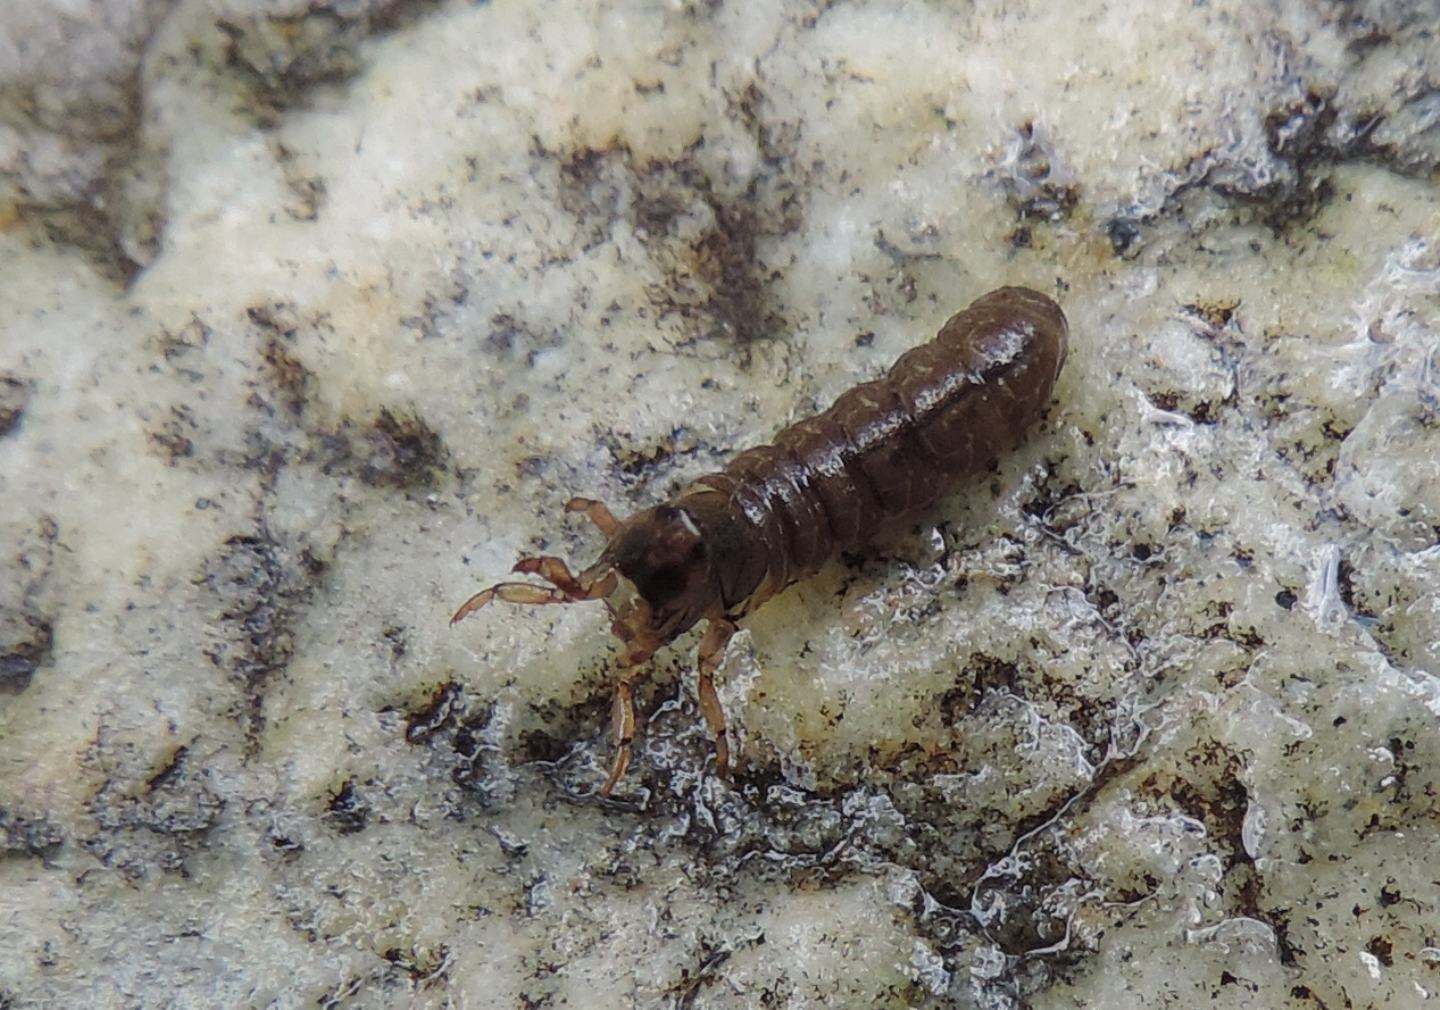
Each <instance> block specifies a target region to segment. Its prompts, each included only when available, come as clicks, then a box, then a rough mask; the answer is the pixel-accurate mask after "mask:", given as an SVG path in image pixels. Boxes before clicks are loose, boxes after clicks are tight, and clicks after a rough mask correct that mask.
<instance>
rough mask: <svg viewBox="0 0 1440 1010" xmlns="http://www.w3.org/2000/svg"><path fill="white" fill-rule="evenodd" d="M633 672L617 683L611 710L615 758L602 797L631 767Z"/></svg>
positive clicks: (633, 717)
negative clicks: (631, 679) (631, 683)
mask: <svg viewBox="0 0 1440 1010" xmlns="http://www.w3.org/2000/svg"><path fill="white" fill-rule="evenodd" d="M630 676H631V671H629V670H626V671H624V672H622V674H621V677H620V679H619V680H617V681H616V682H615V700H614V702H613V703H612V705H611V709H610V731H611V733H613V734H614V736H615V757H614V759H613V760H612V761H611V762H610V775H609V777H608V778H606V779H605V784H604V785H603V786H601V787H600V795H601V796H606V797H608V796H609V795H610V791H611V790H612V789H614V788H615V783H617V782H619V781H620V777H621V776H622V775H624V774H625V769H627V768H629V767H630V745H631V744H632V743H633V742H634V740H635V696H634V694H633V693H631V690H630Z"/></svg>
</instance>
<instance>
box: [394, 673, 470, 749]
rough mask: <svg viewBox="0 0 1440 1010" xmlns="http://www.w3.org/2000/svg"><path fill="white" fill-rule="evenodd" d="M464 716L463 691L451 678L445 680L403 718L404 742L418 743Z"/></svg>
mask: <svg viewBox="0 0 1440 1010" xmlns="http://www.w3.org/2000/svg"><path fill="white" fill-rule="evenodd" d="M464 717H465V692H464V691H463V690H462V689H461V687H460V685H459V684H457V683H455V682H454V681H453V680H450V681H446V682H445V683H444V684H441V685H440V686H439V687H437V688H436V689H435V691H434V692H433V693H432V694H431V695H430V698H429V699H428V700H427V701H426V702H425V704H423V705H421V706H420V707H419V708H417V709H415V710H414V711H413V712H411V713H410V716H409V718H408V719H406V720H405V742H406V743H420V742H421V741H423V740H425V739H427V738H428V737H430V736H432V735H434V734H435V733H436V731H438V730H440V729H442V728H443V727H445V726H447V725H449V724H451V723H454V722H457V721H458V720H460V719H463V718H464Z"/></svg>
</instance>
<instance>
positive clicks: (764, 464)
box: [674, 288, 1069, 614]
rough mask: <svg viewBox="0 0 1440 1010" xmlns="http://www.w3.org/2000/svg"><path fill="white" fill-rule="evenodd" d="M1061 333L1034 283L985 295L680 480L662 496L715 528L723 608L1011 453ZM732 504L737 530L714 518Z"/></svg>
mask: <svg viewBox="0 0 1440 1010" xmlns="http://www.w3.org/2000/svg"><path fill="white" fill-rule="evenodd" d="M1068 333H1069V329H1068V326H1067V324H1066V321H1065V314H1064V313H1063V312H1061V311H1060V306H1058V305H1056V304H1055V302H1054V301H1052V300H1051V299H1049V298H1047V297H1046V296H1045V295H1042V294H1040V293H1039V292H1038V291H1032V290H1030V289H1028V288H1000V289H998V290H996V291H992V292H990V293H989V294H987V295H985V296H983V297H982V298H979V299H977V300H976V301H975V302H973V303H972V304H971V305H970V307H969V308H967V309H965V310H964V311H962V312H959V313H957V314H956V315H954V316H952V317H951V318H950V320H949V321H948V322H947V323H946V324H945V325H944V326H942V327H941V328H940V332H939V333H938V334H936V336H935V338H934V339H933V340H931V341H930V342H929V343H926V344H922V345H921V346H919V347H916V348H913V349H912V350H910V351H908V352H906V353H905V354H904V355H902V356H901V358H900V359H899V360H898V361H896V362H895V364H894V365H893V366H892V367H891V368H890V371H889V372H887V373H886V374H885V375H884V376H883V377H881V378H879V379H877V380H875V381H874V382H867V383H863V384H862V385H859V386H856V387H855V388H854V389H851V390H849V391H847V392H845V393H844V394H842V395H841V396H840V397H839V399H837V400H836V401H835V403H834V404H832V405H831V407H830V409H828V410H826V411H825V412H824V413H822V414H819V415H818V416H816V417H812V418H807V419H806V420H803V421H800V422H797V423H796V424H793V425H791V426H790V427H788V428H786V429H785V430H784V431H782V432H780V434H779V435H777V436H776V437H775V440H774V442H772V443H771V444H769V445H762V446H757V447H756V448H754V449H749V450H747V451H745V452H742V453H740V454H739V455H738V456H736V457H735V458H734V459H733V460H731V462H730V464H729V465H728V466H727V467H726V468H725V469H724V470H722V471H720V472H719V473H715V474H710V475H709V476H706V477H702V478H700V479H699V480H697V481H696V482H695V483H694V484H692V485H691V486H690V488H689V489H687V491H685V492H684V493H683V494H682V495H681V496H680V497H679V498H678V499H677V500H675V502H674V504H675V505H676V506H678V507H680V508H683V509H685V510H687V512H689V513H690V514H691V515H693V516H695V517H696V518H697V521H699V522H700V524H701V526H702V527H711V528H712V529H715V530H719V529H720V528H721V526H722V525H726V526H728V530H727V531H726V534H725V535H723V536H719V537H718V539H719V540H721V541H728V542H722V543H720V544H719V549H720V551H722V552H723V554H725V555H727V556H728V557H722V558H720V559H717V560H718V561H719V562H720V564H718V565H717V566H716V568H717V570H718V571H720V572H721V573H723V583H724V584H723V585H722V586H721V590H722V595H723V597H724V604H725V607H726V610H727V612H729V613H732V614H739V613H743V612H745V611H747V610H750V609H752V608H753V607H755V606H757V605H758V604H760V603H762V602H764V601H765V600H766V599H768V598H769V597H770V596H771V595H773V594H774V593H776V592H778V591H779V590H780V589H782V588H784V587H785V586H786V585H788V584H790V583H791V582H793V581H795V580H796V579H798V578H801V577H803V576H805V575H807V574H809V573H811V572H814V571H816V570H818V569H819V568H820V567H821V566H822V565H823V564H824V563H825V562H826V561H827V560H828V559H829V558H831V557H832V556H833V555H834V554H835V553H836V552H837V551H840V550H844V549H846V548H849V547H853V546H855V545H857V544H859V543H863V542H865V541H867V540H869V539H870V538H871V537H873V536H874V535H875V533H876V532H877V531H878V530H879V529H881V528H882V527H884V526H885V525H886V524H888V523H892V522H894V521H896V520H899V519H903V518H905V517H907V516H910V515H913V514H914V513H915V512H917V511H919V510H921V509H923V508H925V507H926V506H928V505H930V504H932V503H933V502H934V501H935V500H936V499H937V498H939V497H940V496H941V495H943V494H945V493H946V492H947V491H948V490H950V489H951V488H952V487H953V486H954V485H955V483H956V481H957V479H958V478H960V477H963V476H964V475H966V474H969V473H973V472H975V471H977V470H979V469H981V468H983V467H986V466H988V465H989V464H990V463H991V462H992V461H993V460H994V459H995V458H996V457H997V456H999V455H1000V454H1001V453H1003V452H1005V451H1006V450H1009V449H1011V448H1013V447H1014V446H1015V445H1016V444H1017V443H1018V442H1019V441H1020V439H1021V438H1022V437H1023V436H1024V434H1025V431H1026V429H1028V428H1029V427H1030V425H1031V424H1033V423H1034V422H1035V421H1036V420H1038V419H1039V417H1040V415H1041V414H1042V413H1044V410H1045V406H1046V404H1047V403H1048V402H1049V400H1050V394H1051V391H1052V390H1053V388H1054V385H1055V379H1056V376H1057V375H1058V374H1059V371H1060V366H1061V365H1062V364H1063V363H1064V360H1065V350H1066V342H1067V339H1068ZM736 511H738V512H739V513H741V514H742V515H743V516H744V518H745V520H746V522H745V524H744V528H745V533H744V534H743V535H741V534H736V533H735V531H734V523H733V521H732V522H730V523H728V524H726V523H723V517H724V516H725V515H726V514H727V513H728V515H729V516H731V517H733V516H734V515H735V513H736ZM711 517H713V518H714V525H713V526H712V523H711V522H710V521H708V520H710V519H711Z"/></svg>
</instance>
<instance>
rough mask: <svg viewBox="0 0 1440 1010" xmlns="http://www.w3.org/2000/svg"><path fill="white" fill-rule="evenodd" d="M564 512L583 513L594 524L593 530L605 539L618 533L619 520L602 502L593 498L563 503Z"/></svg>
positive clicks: (575, 499) (573, 499) (574, 499)
mask: <svg viewBox="0 0 1440 1010" xmlns="http://www.w3.org/2000/svg"><path fill="white" fill-rule="evenodd" d="M565 511H566V512H584V513H585V515H586V516H588V517H589V519H590V521H591V522H592V523H594V524H595V528H596V529H598V530H599V531H600V532H601V533H603V534H605V535H606V536H607V537H613V536H614V535H615V534H616V533H618V532H620V520H619V519H616V518H615V513H613V512H611V511H610V509H609V508H607V507H606V505H605V503H604V502H602V501H596V500H595V499H594V498H571V499H570V500H569V501H567V502H566V503H565Z"/></svg>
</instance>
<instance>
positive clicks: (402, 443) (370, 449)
mask: <svg viewBox="0 0 1440 1010" xmlns="http://www.w3.org/2000/svg"><path fill="white" fill-rule="evenodd" d="M365 450H366V457H367V458H366V459H365V462H364V463H363V464H362V465H361V467H360V479H361V480H362V481H364V482H365V483H366V484H369V485H371V486H373V487H394V488H410V487H421V486H429V485H431V484H433V483H434V481H435V475H436V473H437V472H439V471H440V470H441V469H442V468H443V466H444V462H445V455H446V454H445V445H444V443H443V442H441V441H440V436H439V435H437V434H436V433H435V432H434V431H433V430H432V429H431V428H430V426H429V425H427V424H426V423H425V422H424V421H423V420H421V418H420V417H419V416H418V415H415V414H409V415H406V414H394V413H391V412H390V410H389V409H386V408H382V409H381V410H380V415H379V416H378V417H377V418H376V419H375V422H374V423H373V424H372V425H371V426H370V429H369V430H368V431H367V432H366V433H365Z"/></svg>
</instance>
